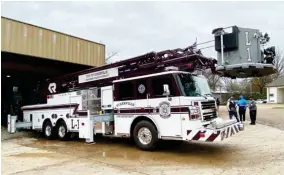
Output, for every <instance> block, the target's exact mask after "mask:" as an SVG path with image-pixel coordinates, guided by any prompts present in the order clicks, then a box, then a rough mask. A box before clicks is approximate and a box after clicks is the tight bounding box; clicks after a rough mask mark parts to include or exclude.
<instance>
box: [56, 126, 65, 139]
mask: <svg viewBox="0 0 284 175" xmlns="http://www.w3.org/2000/svg"><path fill="white" fill-rule="evenodd" d="M65 134H66V129H65V127H64V126H60V127H59V128H58V135H59V136H60V137H61V138H63V137H64V136H65Z"/></svg>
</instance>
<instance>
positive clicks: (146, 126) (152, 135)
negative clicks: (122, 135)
mask: <svg viewBox="0 0 284 175" xmlns="http://www.w3.org/2000/svg"><path fill="white" fill-rule="evenodd" d="M133 140H134V142H135V144H136V146H137V147H138V148H139V149H141V150H147V151H149V150H154V148H155V147H156V144H157V141H158V132H157V129H156V128H155V126H154V125H153V124H152V123H151V122H149V121H140V122H138V123H137V124H136V126H135V128H134V130H133Z"/></svg>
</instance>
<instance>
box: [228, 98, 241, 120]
mask: <svg viewBox="0 0 284 175" xmlns="http://www.w3.org/2000/svg"><path fill="white" fill-rule="evenodd" d="M227 108H228V111H229V117H230V119H232V118H233V116H234V117H235V118H236V119H237V121H238V122H239V121H240V120H239V117H238V113H237V104H236V102H235V101H234V97H231V98H229V99H228V101H227Z"/></svg>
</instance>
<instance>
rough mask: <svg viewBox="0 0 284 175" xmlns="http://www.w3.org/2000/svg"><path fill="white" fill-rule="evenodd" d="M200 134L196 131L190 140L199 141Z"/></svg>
mask: <svg viewBox="0 0 284 175" xmlns="http://www.w3.org/2000/svg"><path fill="white" fill-rule="evenodd" d="M200 133H201V131H198V133H197V134H195V136H194V137H193V138H192V140H199V139H200Z"/></svg>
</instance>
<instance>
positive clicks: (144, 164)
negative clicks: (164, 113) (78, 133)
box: [2, 109, 284, 175]
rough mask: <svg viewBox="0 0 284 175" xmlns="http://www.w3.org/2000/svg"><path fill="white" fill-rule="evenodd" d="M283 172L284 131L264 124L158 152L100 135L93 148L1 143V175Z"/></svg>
mask: <svg viewBox="0 0 284 175" xmlns="http://www.w3.org/2000/svg"><path fill="white" fill-rule="evenodd" d="M221 110H223V109H221ZM221 113H225V112H224V111H223V112H221ZM4 133H5V132H4ZM3 135H5V134H3V133H2V137H3ZM4 137H5V136H4ZM283 171H284V131H281V130H279V129H276V128H272V127H269V126H265V125H261V124H257V125H255V126H250V125H248V124H246V128H245V131H243V132H240V133H238V134H237V135H234V136H233V137H231V138H229V139H227V140H224V141H223V142H220V143H193V142H191V143H183V144H181V145H176V144H175V142H162V143H160V145H159V147H158V149H157V150H156V151H154V152H145V151H140V150H138V149H137V148H136V147H135V146H134V145H133V144H132V142H131V141H129V140H127V139H115V138H102V137H96V144H93V145H86V144H84V141H83V140H72V141H67V142H62V141H57V140H51V141H50V140H45V139H43V138H41V137H39V135H38V134H34V133H29V134H27V135H25V136H21V135H20V136H18V137H14V138H11V139H7V138H6V139H5V140H2V174H55V173H60V174H68V175H69V174H149V175H156V174H157V175H166V174H218V175H219V174H222V175H223V174H224V175H225V174H228V175H232V174H249V175H251V174H268V175H270V174H273V175H276V174H283Z"/></svg>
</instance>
